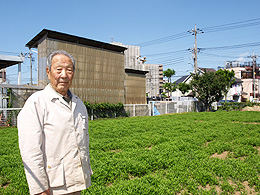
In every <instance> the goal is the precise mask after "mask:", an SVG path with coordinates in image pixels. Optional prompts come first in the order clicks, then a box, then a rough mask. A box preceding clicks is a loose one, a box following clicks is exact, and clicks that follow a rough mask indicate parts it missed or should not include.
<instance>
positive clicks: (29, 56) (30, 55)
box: [28, 49, 33, 86]
mask: <svg viewBox="0 0 260 195" xmlns="http://www.w3.org/2000/svg"><path fill="white" fill-rule="evenodd" d="M28 58H30V73H31V86H32V85H33V83H32V52H31V49H30V53H29V54H28Z"/></svg>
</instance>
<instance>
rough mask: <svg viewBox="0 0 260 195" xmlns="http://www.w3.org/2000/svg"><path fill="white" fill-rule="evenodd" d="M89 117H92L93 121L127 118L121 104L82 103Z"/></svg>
mask: <svg viewBox="0 0 260 195" xmlns="http://www.w3.org/2000/svg"><path fill="white" fill-rule="evenodd" d="M84 104H85V106H86V108H87V110H88V115H89V117H91V116H93V119H98V118H115V117H128V116H129V114H127V113H126V111H125V109H124V105H123V104H122V103H117V104H110V103H95V104H91V103H89V102H84Z"/></svg>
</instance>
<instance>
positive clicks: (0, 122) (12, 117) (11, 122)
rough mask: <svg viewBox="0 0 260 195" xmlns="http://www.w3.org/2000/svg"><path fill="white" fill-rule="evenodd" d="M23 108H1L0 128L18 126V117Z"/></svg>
mask: <svg viewBox="0 0 260 195" xmlns="http://www.w3.org/2000/svg"><path fill="white" fill-rule="evenodd" d="M21 110H22V108H0V126H2V127H3V126H6V127H9V126H17V115H18V114H19V112H20V111H21Z"/></svg>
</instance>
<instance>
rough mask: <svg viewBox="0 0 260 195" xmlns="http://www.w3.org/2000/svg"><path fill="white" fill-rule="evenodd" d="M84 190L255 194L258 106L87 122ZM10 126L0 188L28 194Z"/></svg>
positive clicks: (259, 168) (258, 190)
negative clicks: (88, 180)
mask: <svg viewBox="0 0 260 195" xmlns="http://www.w3.org/2000/svg"><path fill="white" fill-rule="evenodd" d="M89 135H90V157H91V159H90V160H91V166H92V169H93V172H94V175H93V176H92V186H91V187H90V188H89V189H87V190H85V191H84V192H82V194H109V195H110V194H156V195H157V194H162V195H164V194H260V112H241V111H233V112H226V111H218V112H203V113H183V114H172V115H161V116H154V117H132V118H121V119H107V120H97V121H90V128H89ZM17 139H18V138H17V129H16V128H2V129H0V194H1V195H2V194H8V195H9V194H28V187H27V183H26V179H25V176H24V171H23V165H22V161H21V158H20V154H19V148H18V142H17Z"/></svg>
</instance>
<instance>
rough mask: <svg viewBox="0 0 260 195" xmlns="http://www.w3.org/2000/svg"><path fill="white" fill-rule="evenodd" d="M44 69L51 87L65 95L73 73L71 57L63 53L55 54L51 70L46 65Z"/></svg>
mask: <svg viewBox="0 0 260 195" xmlns="http://www.w3.org/2000/svg"><path fill="white" fill-rule="evenodd" d="M46 71H47V75H48V78H49V79H50V81H51V86H52V87H53V89H55V91H57V92H58V93H60V94H61V95H63V96H67V92H68V90H69V88H70V85H71V83H72V79H73V74H74V70H73V63H72V61H71V59H70V58H69V57H67V56H65V55H63V54H57V55H55V56H54V57H53V58H52V61H51V70H49V68H48V67H47V68H46Z"/></svg>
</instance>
